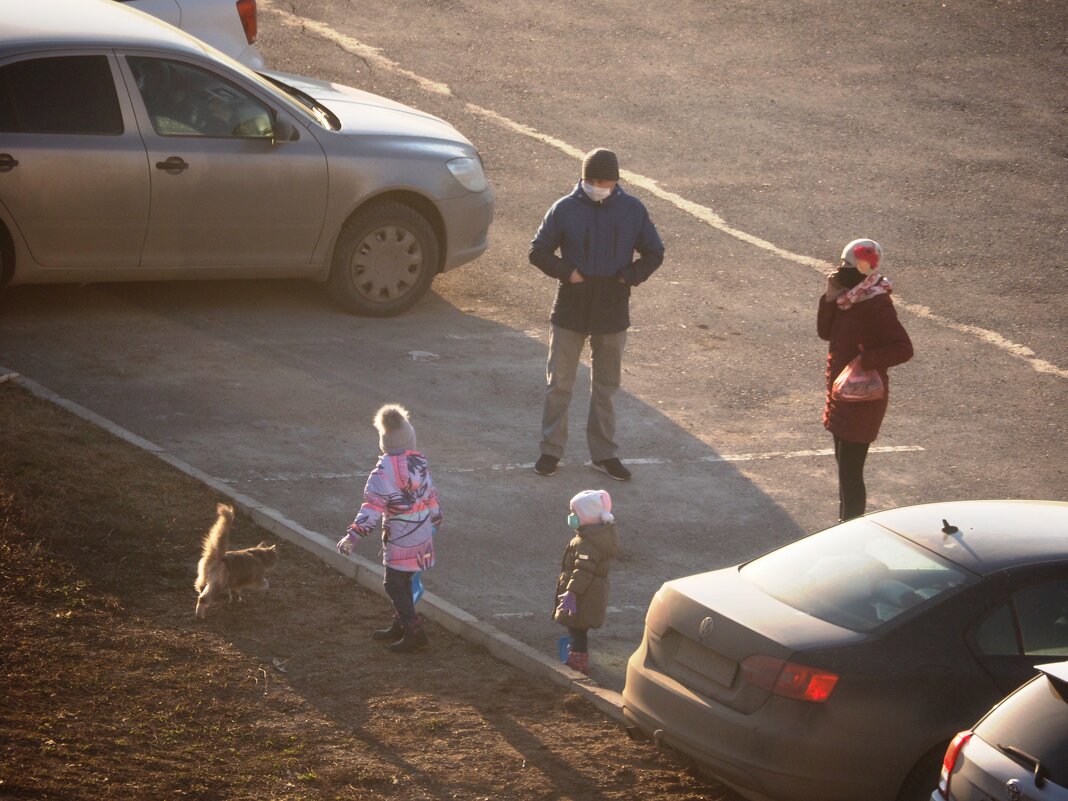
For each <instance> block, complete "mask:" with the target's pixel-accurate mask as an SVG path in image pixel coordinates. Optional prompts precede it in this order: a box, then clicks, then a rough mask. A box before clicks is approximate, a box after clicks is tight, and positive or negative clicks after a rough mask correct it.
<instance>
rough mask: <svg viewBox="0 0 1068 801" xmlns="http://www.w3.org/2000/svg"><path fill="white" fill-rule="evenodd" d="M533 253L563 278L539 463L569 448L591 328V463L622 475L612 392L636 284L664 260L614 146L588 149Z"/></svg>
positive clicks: (553, 460)
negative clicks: (625, 183) (624, 183)
mask: <svg viewBox="0 0 1068 801" xmlns="http://www.w3.org/2000/svg"><path fill="white" fill-rule="evenodd" d="M557 251H559V255H557ZM635 253H637V254H638V258H637V259H635V258H634V254H635ZM529 255H530V262H531V264H533V265H534V266H535V267H537V268H538V269H539V270H541V271H542V272H543V273H545V274H546V275H547V276H549V277H550V278H555V279H556V280H557V281H559V282H560V284H559V288H558V289H557V292H556V301H555V303H554V304H553V311H552V317H551V318H550V321H551V323H552V331H551V333H550V335H549V360H548V364H547V365H546V371H545V372H546V388H545V406H544V409H543V411H542V423H541V456H540V458H539V459H538V461H537V463H535V465H534V471H535V472H536V473H537V474H538V475H541V476H551V475H552V474H553V473H555V472H556V465H557V463H558V462H559V461H560V457H561V456H563V454H564V446H565V445H566V444H567V412H568V407H569V406H570V405H571V393H572V390H573V389H574V386H575V373H576V372H577V371H578V363H579V357H580V356H581V355H582V349H583V347H584V346H585V343H586V339H587V338H588V339H589V340H590V357H591V362H592V365H593V380H592V386H591V388H590V411H589V417H588V418H587V421H586V442H587V444H588V445H589V448H590V457H591V458H592V460H593V463H592V465H591V466H592V467H593V468H594V469H596V470H600V471H602V472H604V473H607V474H608V475H609V476H611V477H612V478H614V479H616V480H617V481H626V480H627V479H629V478H630V471H629V470H628V469H627V468H626V467H624V465H623V463H622V462H621V461H620V460H619V457H618V455H617V450H618V447H617V445H616V442H615V433H616V416H615V409H614V407H613V403H612V398H613V396H614V395H615V392H616V390H617V389H619V384H620V374H621V372H622V361H623V346H624V343H625V342H626V339H627V328H629V327H630V290H631V287H635V286H638V284H640V283H642V282H643V281H645V280H646V279H647V278H648V277H649V276H650V275H652V274H653V271H654V270H656V268H657V267H659V266H660V264H661V262H663V260H664V244H663V243H662V242H661V241H660V235H659V234H658V233H657V231H656V226H654V225H653V221H652V220H651V219H649V212H648V211H646V209H645V206H644V205H643V204H642V202H641V201H640V200H638V199H637V198H636V197H632V196H631V195H628V194H627V193H626V192H624V191H623V189H622V188H621V187H620V186H619V162H618V161H617V159H616V154H615V153H613V152H612V151H611V150H605V149H603V148H597V149H596V150H591V151H590V152H589V153H587V154H586V157H585V158H584V159H583V160H582V180H581V181H580V182H579V184H578V185H577V186H576V187H575V189H574V191H573V192H571V194H569V195H565V196H564V197H562V198H560V199H559V200H557V201H556V202H555V203H554V204H553V205H552V208H550V209H549V211H548V213H547V214H546V215H545V219H544V220H542V223H541V227H540V228H539V229H538V233H537V235H536V236H535V237H534V241H533V242H531V243H530V254H529Z"/></svg>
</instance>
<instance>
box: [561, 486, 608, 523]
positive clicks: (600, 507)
mask: <svg viewBox="0 0 1068 801" xmlns="http://www.w3.org/2000/svg"><path fill="white" fill-rule="evenodd" d="M571 511H572V512H574V513H575V514H576V515H577V516H578V519H579V523H581V524H582V525H584V526H592V525H595V524H597V523H611V522H612V521H613V520H615V517H614V516H613V515H612V497H611V496H610V495H609V494H608V493H607V492H605V491H604V490H583V491H582V492H580V493H579V494H578V495H576V496H575V497H574V498H572V499H571Z"/></svg>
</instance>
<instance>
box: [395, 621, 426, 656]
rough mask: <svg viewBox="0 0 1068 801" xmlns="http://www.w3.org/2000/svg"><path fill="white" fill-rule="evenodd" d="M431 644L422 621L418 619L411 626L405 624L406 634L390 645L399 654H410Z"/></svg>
mask: <svg viewBox="0 0 1068 801" xmlns="http://www.w3.org/2000/svg"><path fill="white" fill-rule="evenodd" d="M429 644H430V640H428V639H427V636H426V632H425V631H423V626H422V622H421V621H418V620H417V621H415V623H413V624H411V625H409V626H404V636H403V637H401V639H400V640H399V641H397V642H395V643H393V645H391V646H389V650H391V651H395V652H396V653H398V654H410V653H411V652H412V651H421V650H422V649H424V648H426V647H427V646H428V645H429Z"/></svg>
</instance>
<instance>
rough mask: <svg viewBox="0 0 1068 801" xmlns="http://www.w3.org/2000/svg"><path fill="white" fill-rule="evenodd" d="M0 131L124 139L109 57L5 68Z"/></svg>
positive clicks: (60, 59) (2, 70)
mask: <svg viewBox="0 0 1068 801" xmlns="http://www.w3.org/2000/svg"><path fill="white" fill-rule="evenodd" d="M0 131H6V132H10V133H35V134H85V135H118V134H121V133H122V132H123V124H122V111H121V109H120V108H119V99H118V96H117V94H116V93H115V81H114V79H113V78H112V75H111V66H110V64H109V63H108V59H107V57H106V56H58V57H55V58H32V59H27V60H25V61H17V62H15V63H14V64H7V65H5V66H3V67H0Z"/></svg>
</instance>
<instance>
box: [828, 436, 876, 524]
mask: <svg viewBox="0 0 1068 801" xmlns="http://www.w3.org/2000/svg"><path fill="white" fill-rule="evenodd" d="M869 447H870V446H869V443H867V442H849V441H848V440H844V439H842V438H841V437H840V436H838V435H837V434H835V435H834V460H835V461H836V462H838V519H839V520H851V519H852V518H854V517H860V516H861V515H862V514H864V507H865V506H866V505H867V503H868V493H867V490H866V489H865V488H864V460H865V459H867V458H868V448H869Z"/></svg>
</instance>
